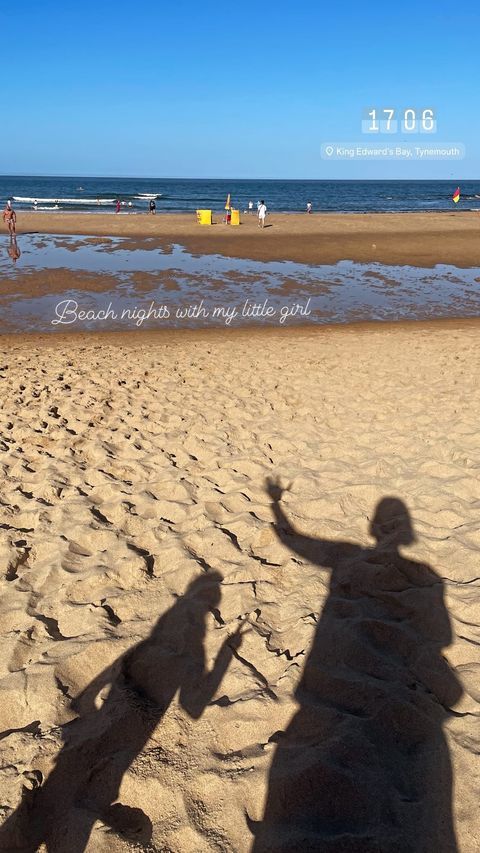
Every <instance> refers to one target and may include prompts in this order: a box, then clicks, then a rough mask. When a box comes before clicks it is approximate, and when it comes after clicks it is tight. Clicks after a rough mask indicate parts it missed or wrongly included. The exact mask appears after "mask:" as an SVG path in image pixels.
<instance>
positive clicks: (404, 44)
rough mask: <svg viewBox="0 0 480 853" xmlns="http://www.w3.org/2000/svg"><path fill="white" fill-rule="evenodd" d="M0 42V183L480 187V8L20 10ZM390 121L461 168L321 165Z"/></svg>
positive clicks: (29, 0) (381, 2) (0, 23)
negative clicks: (74, 178)
mask: <svg viewBox="0 0 480 853" xmlns="http://www.w3.org/2000/svg"><path fill="white" fill-rule="evenodd" d="M0 28H1V32H2V35H3V38H2V94H1V96H0V104H1V106H2V119H3V120H2V132H1V135H0V174H47V175H52V174H64V175H115V176H124V175H125V176H127V175H132V176H152V177H155V176H159V177H278V178H302V177H305V178H367V177H371V178H388V177H392V178H401V177H405V178H410V177H418V178H420V177H425V178H435V177H438V178H447V179H450V178H453V177H455V178H458V179H461V178H480V111H479V109H478V106H479V83H480V63H479V54H478V40H479V33H480V2H479V0H457V2H454V1H453V0H423V2H421V0H396V2H386V0H355V2H353V0H338V2H334V0H332V2H331V3H329V2H320V0H315V2H311V0H297V2H288V3H287V2H283V0H277V2H275V3H265V2H261V0H258V2H255V3H254V2H251V0H239V2H234V0H225V2H210V1H209V0H206V1H204V2H201V0H198V2H192V0H174V2H172V1H171V0H169V2H166V0H164V2H158V0H156V2H150V0H141V2H140V0H139V2H132V0H129V2H125V1H124V0H115V2H112V0H95V2H93V0H82V2H78V3H73V2H65V0H62V2H58V1H57V0H42V2H39V0H24V2H18V3H5V2H4V3H2V4H1V10H0ZM381 105H384V106H394V107H397V108H403V107H409V106H412V105H413V106H414V107H433V108H434V109H435V111H436V114H437V121H438V131H437V134H436V137H434V138H435V139H436V141H438V142H463V143H464V144H465V145H466V148H467V157H466V159H465V160H464V161H462V162H460V163H454V164H452V163H443V162H434V163H428V164H427V163H414V164H407V163H396V162H392V163H376V162H373V163H363V164H362V163H346V162H329V161H325V160H322V159H321V157H320V148H321V145H322V143H325V142H330V141H335V142H341V141H345V142H352V141H356V142H361V141H362V139H363V140H365V137H362V134H361V119H362V111H363V110H364V108H365V107H370V106H381ZM370 141H371V140H370ZM422 141H424V138H423V139H422Z"/></svg>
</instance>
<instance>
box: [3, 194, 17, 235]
mask: <svg viewBox="0 0 480 853" xmlns="http://www.w3.org/2000/svg"><path fill="white" fill-rule="evenodd" d="M3 221H4V222H5V224H6V225H7V227H8V231H9V233H10V234H15V229H16V224H17V214H16V213H15V211H14V209H13V207H12V203H11V201H10V199H9V200H8V201H7V203H6V205H5V210H4V211H3Z"/></svg>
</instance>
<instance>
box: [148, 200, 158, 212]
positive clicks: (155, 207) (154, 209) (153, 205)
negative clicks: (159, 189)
mask: <svg viewBox="0 0 480 853" xmlns="http://www.w3.org/2000/svg"><path fill="white" fill-rule="evenodd" d="M156 212H157V205H156V204H155V199H153V198H151V199H150V213H152V214H154V215H155V213H156Z"/></svg>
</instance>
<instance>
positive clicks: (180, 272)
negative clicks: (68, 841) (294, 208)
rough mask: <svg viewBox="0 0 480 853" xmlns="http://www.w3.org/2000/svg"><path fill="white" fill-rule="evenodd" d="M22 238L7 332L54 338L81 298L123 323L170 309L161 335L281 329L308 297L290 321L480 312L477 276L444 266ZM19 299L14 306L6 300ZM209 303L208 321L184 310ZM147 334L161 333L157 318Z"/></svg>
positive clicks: (87, 323) (2, 261)
mask: <svg viewBox="0 0 480 853" xmlns="http://www.w3.org/2000/svg"><path fill="white" fill-rule="evenodd" d="M21 241H22V251H21V252H20V248H19V247H18V244H17V241H16V240H15V238H13V239H12V240H10V242H9V245H8V255H5V256H3V255H2V256H1V257H0V284H1V295H0V309H2V313H3V316H4V323H5V325H4V327H3V328H5V327H6V325H7V324H8V326H9V328H12V327H13V328H15V329H17V330H19V331H21V330H25V331H38V332H42V331H51V330H52V323H51V321H52V318H53V317H54V316H55V308H56V305H57V303H58V302H59V298H60V299H73V300H76V301H77V302H78V305H79V307H80V309H81V310H82V311H84V312H85V313H89V316H92V314H94V313H95V312H97V313H98V312H102V311H104V310H105V308H106V307H107V305H108V304H109V302H112V304H113V305H114V306H115V308H116V312H115V313H117V314H118V316H119V317H120V318H121V316H122V314H123V313H124V312H125V314H126V316H127V317H128V315H129V312H132V310H134V309H138V310H143V309H148V308H149V306H150V305H152V303H153V307H154V308H157V307H158V306H159V305H165V304H168V306H169V308H170V309H171V310H170V318H169V319H168V321H162V324H161V325H162V328H165V327H170V328H176V327H188V328H195V327H197V328H199V327H202V326H211V325H212V324H213V325H217V326H222V325H224V323H223V319H222V318H223V314H222V311H221V310H219V309H221V308H224V309H230V310H233V308H234V307H236V308H237V316H236V319H235V320H234V322H233V324H232V325H237V326H238V325H241V324H243V325H245V324H246V323H248V322H250V323H252V322H253V323H254V324H255V325H259V324H262V325H264V324H269V323H270V324H274V325H277V324H278V323H279V318H280V316H281V310H282V307H283V306H288V307H289V308H290V307H291V306H292V305H293V304H294V303H295V304H297V303H302V304H306V303H307V301H308V300H310V303H309V309H310V312H309V313H308V314H307V313H305V315H303V316H302V315H301V314H299V313H298V312H297V313H296V314H295V313H293V312H290V318H289V320H288V322H290V324H292V323H296V324H297V323H299V322H300V323H316V324H325V323H346V322H353V321H369V320H400V319H411V320H425V319H433V318H442V317H443V318H446V317H476V316H478V313H479V304H480V303H479V292H480V287H479V284H480V277H479V270H478V269H460V268H456V267H450V266H437V267H435V268H434V269H433V270H432V269H430V268H429V269H421V268H417V267H409V266H384V265H382V264H378V263H372V264H363V263H355V262H353V261H349V260H345V261H340V262H339V263H336V264H334V265H327V264H322V265H318V266H312V265H308V264H302V263H296V262H293V261H267V262H266V261H255V260H247V259H239V258H228V257H224V256H221V255H195V254H191V253H189V252H188V251H186V250H185V249H184V248H183V247H182V246H179V245H170V246H168V247H164V246H159V244H158V242H157V241H156V240H155V239H153V238H148V239H144V240H142V241H138V240H137V241H135V242H133V241H132V240H130V239H128V238H110V237H103V238H100V237H95V238H88V237H83V236H72V237H68V236H61V237H59V236H56V235H38V234H25V235H22V238H21ZM20 256H21V257H20ZM7 257H8V261H7ZM12 261H13V268H12V263H11V262H12ZM12 296H15V300H12V299H11V298H10V299H8V297H12ZM2 299H4V300H5V302H4V304H3V305H2V302H1V300H2ZM246 300H248V301H249V302H250V303H252V302H254V303H258V304H263V303H264V302H265V300H267V301H268V305H269V306H271V307H272V309H274V310H273V311H272V313H271V314H265V315H263V316H257V317H252V316H250V317H247V318H246V317H245V316H244V315H243V314H242V306H243V305H244V304H245V301H246ZM202 301H203V304H204V305H205V307H206V308H207V309H208V316H204V315H202V314H200V315H199V316H195V311H194V310H192V311H190V312H189V311H188V310H184V309H188V308H189V307H191V308H192V307H193V306H195V305H198V304H199V303H201V302H202ZM177 309H178V311H179V316H178V317H177V316H176V312H177ZM215 309H217V314H218V315H217V316H215ZM77 328H82V329H90V330H91V329H96V328H98V324H96V323H95V322H94V321H92V320H89V319H85V320H82V321H81V324H79V325H77ZM102 328H103V329H112V330H113V329H124V328H125V323H124V322H122V320H121V319H120V320H118V318H117V320H115V319H112V317H110V319H109V320H108V322H104V323H103V325H102ZM143 328H150V329H154V328H158V323H157V319H156V317H155V314H153V313H152V315H151V316H150V317H148V318H147V319H146V320H145V322H144V324H143Z"/></svg>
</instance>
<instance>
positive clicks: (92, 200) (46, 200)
mask: <svg viewBox="0 0 480 853" xmlns="http://www.w3.org/2000/svg"><path fill="white" fill-rule="evenodd" d="M13 200H14V201H19V202H23V203H25V204H35V202H37V204H89V205H92V204H98V205H100V204H102V205H107V204H115V199H114V198H38V197H37V198H30V197H29V196H21V195H14V196H13Z"/></svg>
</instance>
